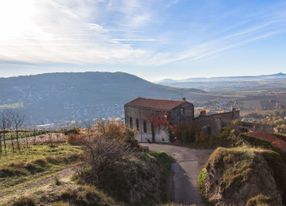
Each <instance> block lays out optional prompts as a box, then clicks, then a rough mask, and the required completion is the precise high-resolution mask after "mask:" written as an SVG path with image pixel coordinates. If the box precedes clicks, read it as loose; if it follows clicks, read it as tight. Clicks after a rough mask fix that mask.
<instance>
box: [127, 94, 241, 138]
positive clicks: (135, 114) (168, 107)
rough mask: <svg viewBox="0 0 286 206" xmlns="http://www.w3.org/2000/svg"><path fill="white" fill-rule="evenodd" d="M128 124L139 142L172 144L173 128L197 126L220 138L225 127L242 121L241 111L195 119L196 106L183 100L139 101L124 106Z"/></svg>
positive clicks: (234, 110) (205, 115)
mask: <svg viewBox="0 0 286 206" xmlns="http://www.w3.org/2000/svg"><path fill="white" fill-rule="evenodd" d="M124 112H125V124H126V125H127V126H128V127H129V128H131V129H134V130H135V131H136V135H137V140H138V141H139V142H169V138H170V131H169V128H170V126H177V125H179V124H182V123H188V124H196V125H197V126H198V128H199V130H200V131H201V132H205V133H207V135H208V136H209V137H214V136H216V135H218V134H219V133H220V131H221V129H222V128H223V127H224V126H227V125H229V124H230V123H231V122H232V121H233V120H236V119H239V118H240V111H239V110H236V109H233V110H232V111H230V112H223V113H216V114H211V115H207V113H206V111H201V113H200V115H199V116H198V117H195V116H194V105H193V104H192V103H190V102H188V101H186V99H185V98H183V99H182V100H160V99H146V98H141V97H139V98H136V99H134V100H132V101H130V102H128V103H127V104H125V105H124Z"/></svg>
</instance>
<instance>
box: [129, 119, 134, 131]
mask: <svg viewBox="0 0 286 206" xmlns="http://www.w3.org/2000/svg"><path fill="white" fill-rule="evenodd" d="M129 125H130V128H131V129H133V119H132V117H130V118H129Z"/></svg>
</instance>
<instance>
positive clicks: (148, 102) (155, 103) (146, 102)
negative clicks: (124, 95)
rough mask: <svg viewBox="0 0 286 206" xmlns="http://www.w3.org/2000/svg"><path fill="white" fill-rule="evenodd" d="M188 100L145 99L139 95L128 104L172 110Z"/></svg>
mask: <svg viewBox="0 0 286 206" xmlns="http://www.w3.org/2000/svg"><path fill="white" fill-rule="evenodd" d="M184 102H186V101H184V100H180V101H178V100H163V99H145V98H142V97H138V98H136V99H134V100H132V101H131V102H128V103H127V104H126V106H134V107H144V108H149V109H154V110H160V111H170V110H172V109H174V108H175V107H177V106H179V105H181V104H182V103H184Z"/></svg>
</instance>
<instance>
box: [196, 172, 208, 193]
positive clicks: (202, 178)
mask: <svg viewBox="0 0 286 206" xmlns="http://www.w3.org/2000/svg"><path fill="white" fill-rule="evenodd" d="M206 177H207V169H206V168H203V169H202V171H201V172H200V174H199V176H198V183H199V187H200V191H201V194H202V195H204V193H205V191H206V188H205V187H206V186H205V184H206Z"/></svg>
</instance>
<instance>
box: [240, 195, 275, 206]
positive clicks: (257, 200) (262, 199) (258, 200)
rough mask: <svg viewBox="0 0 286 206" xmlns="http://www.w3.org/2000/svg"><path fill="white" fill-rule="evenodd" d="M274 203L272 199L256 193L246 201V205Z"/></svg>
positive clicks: (268, 205)
mask: <svg viewBox="0 0 286 206" xmlns="http://www.w3.org/2000/svg"><path fill="white" fill-rule="evenodd" d="M271 205H275V202H273V199H271V198H270V197H268V196H265V195H262V194H260V195H257V196H255V197H253V198H251V199H250V200H248V201H247V203H246V206H271Z"/></svg>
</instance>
